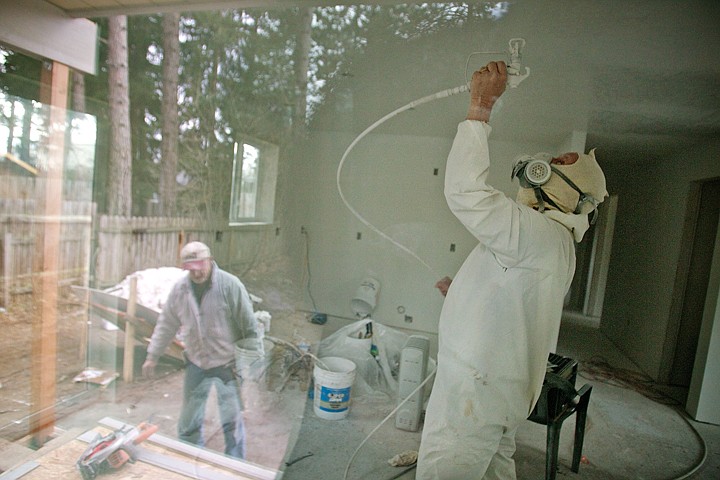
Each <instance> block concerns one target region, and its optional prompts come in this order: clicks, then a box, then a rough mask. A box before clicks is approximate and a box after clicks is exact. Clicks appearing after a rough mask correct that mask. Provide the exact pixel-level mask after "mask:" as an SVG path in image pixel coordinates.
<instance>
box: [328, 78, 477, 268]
mask: <svg viewBox="0 0 720 480" xmlns="http://www.w3.org/2000/svg"><path fill="white" fill-rule="evenodd" d="M467 91H469V87H468V85H461V86H459V87H455V88H449V89H447V90H443V91H440V92H437V93H434V94H432V95H428V96H425V97H422V98H419V99H417V100H413V101H412V102H410V103H408V104H407V105H404V106H402V107H400V108H398V109H397V110H395V111H392V112H390V113H388V114H387V115H385V116H384V117H382V118H381V119H380V120H378V121H376V122H375V123H373V124H372V125H370V126H369V127H368V128H366V129H365V130H364V131H363V132H362V133H361V134H360V135H358V136H357V137H356V138H355V140H353V141H352V143H351V144H350V145H349V146H348V147H347V149H346V150H345V153H344V154H343V156H342V158H341V159H340V164H339V165H338V169H337V178H336V183H337V190H338V193H339V194H340V199H341V200H342V201H343V203H344V204H345V206H346V207H347V208H348V210H350V212H351V213H352V214H353V215H355V217H356V218H357V219H358V220H360V222H361V223H362V224H363V225H365V226H366V227H368V228H369V229H370V230H372V231H373V232H375V233H377V234H378V235H380V236H381V237H382V238H384V239H385V240H387V241H389V242H390V243H392V244H393V245H395V246H396V247H398V248H399V249H400V250H402V251H404V252H405V253H407V254H408V255H410V256H411V257H413V258H414V259H416V260H417V261H418V262H420V263H421V264H422V265H423V266H424V267H425V268H427V269H428V270H429V271H430V273H432V274H433V275H435V276H436V277H439V275H438V274H437V273H436V272H435V271H434V270H433V269H432V267H430V265H428V263H427V262H426V261H425V260H423V259H422V258H420V257H419V256H418V255H417V254H416V253H415V252H413V251H412V250H410V249H409V248H408V247H406V246H405V245H402V244H401V243H399V242H397V241H395V240H394V239H393V238H392V237H390V236H389V235H387V234H385V233H384V232H383V231H381V230H380V229H379V228H377V227H376V226H375V225H373V224H372V223H370V222H369V221H367V220H366V219H365V218H364V217H363V216H362V215H360V213H359V212H358V211H357V210H355V209H354V208H353V207H352V205H350V203H349V202H348V201H347V199H346V198H345V195H344V194H343V191H342V187H341V186H340V175H341V173H342V169H343V166H344V165H345V161H346V160H347V157H348V155H349V154H350V151H351V150H352V149H353V148H354V147H355V145H357V144H358V142H360V140H362V139H363V138H364V137H365V136H366V135H367V134H368V133H370V132H372V131H373V130H375V129H376V128H377V127H379V126H380V125H382V124H383V123H385V122H386V121H387V120H389V119H391V118H392V117H394V116H395V115H398V114H400V113H402V112H404V111H406V110H410V109H413V108H415V107H417V106H420V105H422V104H424V103H428V102H431V101H433V100H439V99H441V98H446V97H449V96H451V95H456V94H458V93H463V92H467Z"/></svg>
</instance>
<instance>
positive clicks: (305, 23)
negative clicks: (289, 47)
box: [292, 7, 313, 136]
mask: <svg viewBox="0 0 720 480" xmlns="http://www.w3.org/2000/svg"><path fill="white" fill-rule="evenodd" d="M312 19H313V10H312V8H311V7H301V8H300V11H299V13H298V34H297V47H296V48H295V62H294V67H295V109H294V112H293V121H292V128H293V135H294V136H301V135H303V134H304V133H305V130H306V129H305V126H306V120H305V117H306V116H307V83H308V78H307V75H308V70H309V68H310V49H311V48H312Z"/></svg>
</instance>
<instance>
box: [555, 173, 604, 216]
mask: <svg viewBox="0 0 720 480" xmlns="http://www.w3.org/2000/svg"><path fill="white" fill-rule="evenodd" d="M550 168H551V169H552V171H553V172H555V173H556V174H558V176H559V177H560V178H562V179H563V180H565V183H567V184H568V185H570V188H572V189H573V190H575V191H576V192H577V193H578V195H580V197H579V198H578V203H577V206H576V207H575V212H574V213H580V205H582V204H583V203H585V202H590V203H592V205H593V216H592V219H591V220H590V225H593V224H595V220H597V207H598V204H599V202H598V201H597V200H595V197H593V196H592V195H589V194H587V193H585V192H583V191H582V190H580V188H579V187H578V186H577V185H575V183H574V182H573V181H572V180H570V179H569V178H568V177H567V176H566V175H565V174H564V173H562V172H561V171H560V170H558V169H557V168H555V167H553V166H552V165H551V166H550Z"/></svg>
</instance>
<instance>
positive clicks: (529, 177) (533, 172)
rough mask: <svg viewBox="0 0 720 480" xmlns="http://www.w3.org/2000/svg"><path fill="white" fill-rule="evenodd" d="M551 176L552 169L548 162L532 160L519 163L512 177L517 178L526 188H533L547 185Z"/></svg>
mask: <svg viewBox="0 0 720 480" xmlns="http://www.w3.org/2000/svg"><path fill="white" fill-rule="evenodd" d="M550 175H552V168H551V167H550V164H549V163H548V162H547V161H545V160H539V159H536V158H532V159H530V160H525V161H519V162H518V163H517V164H516V165H515V168H513V174H512V177H517V178H518V180H519V181H520V185H521V186H523V187H524V188H533V187H539V186H542V185H545V184H546V183H547V181H548V180H550Z"/></svg>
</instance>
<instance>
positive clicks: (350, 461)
mask: <svg viewBox="0 0 720 480" xmlns="http://www.w3.org/2000/svg"><path fill="white" fill-rule="evenodd" d="M436 371H437V364H436V365H435V368H433V370H432V372H430V373H429V374H428V376H427V377H425V380H423V381H422V383H421V384H420V385H418V386H417V387H415V390H413V391H412V392H410V393H409V394H408V395H407V397H405V398H404V399H403V400H402V401H401V402H400V403H398V404H397V406H396V407H395V408H394V409H393V411H392V412H390V413H388V414H387V416H386V417H385V418H384V419H383V420H382V422H380V423H378V424H377V426H376V427H375V428H373V429H372V431H371V432H370V433H368V435H367V437H365V440H363V441H362V442H360V445H358V447H357V448H356V449H355V452H353V454H352V457H350V460H349V461H348V464H347V467H345V474H344V475H343V480H347V477H348V472H350V465H351V464H352V462H353V460H355V457H356V456H357V454H358V452H359V451H360V449H361V448H362V447H363V445H365V442H367V441H368V440H370V437H372V436H373V434H374V433H375V432H377V431H378V429H379V428H380V427H382V426H383V425H384V424H385V422H387V421H388V420H389V419H390V418H391V417H392V416H393V415H395V413H396V412H397V411H398V410H400V407H402V406H403V405H405V403H406V402H407V401H408V400H410V398H411V397H412V396H413V395H415V394H416V393H417V392H418V391H419V390H420V389H421V388H422V387H423V386H424V385H425V384H426V383H427V382H428V381H429V380H430V379H431V378H433V377H434V376H435V372H436Z"/></svg>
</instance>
